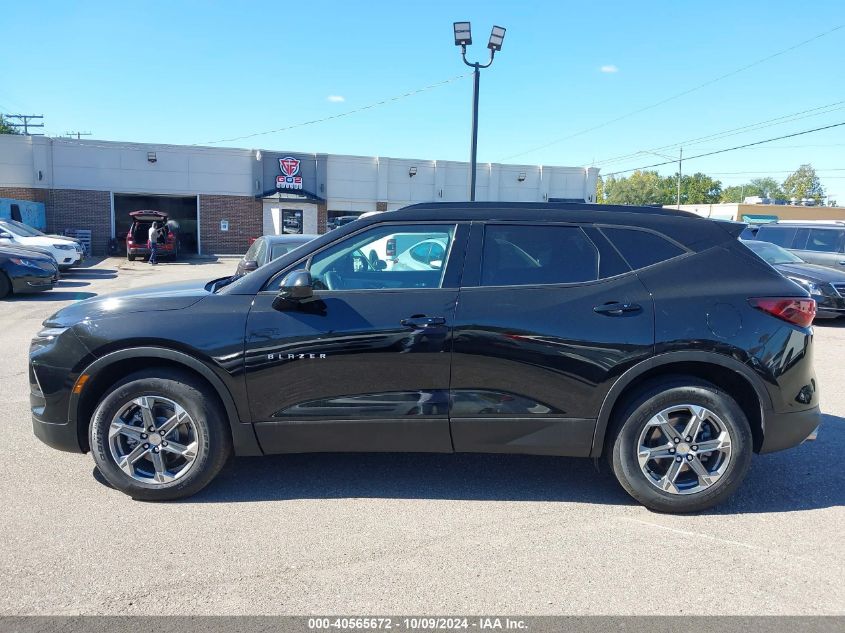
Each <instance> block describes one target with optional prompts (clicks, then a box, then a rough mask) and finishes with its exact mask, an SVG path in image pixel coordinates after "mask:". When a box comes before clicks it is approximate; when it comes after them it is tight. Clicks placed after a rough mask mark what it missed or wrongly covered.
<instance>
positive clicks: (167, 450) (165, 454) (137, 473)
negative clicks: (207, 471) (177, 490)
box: [108, 395, 198, 484]
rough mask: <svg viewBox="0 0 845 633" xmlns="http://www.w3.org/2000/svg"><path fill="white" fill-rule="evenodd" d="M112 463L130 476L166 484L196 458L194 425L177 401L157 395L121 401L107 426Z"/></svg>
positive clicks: (138, 479)
mask: <svg viewBox="0 0 845 633" xmlns="http://www.w3.org/2000/svg"><path fill="white" fill-rule="evenodd" d="M108 443H109V449H110V451H111V456H112V459H113V460H114V462H115V464H117V466H118V467H119V468H120V469H121V470H122V471H123V472H125V473H126V474H127V475H129V476H130V477H131V478H132V479H134V480H136V481H140V482H144V483H147V484H167V483H170V482H172V481H175V480H176V479H179V478H180V477H183V476H184V475H185V474H186V473H187V472H188V471H189V470H190V469H191V467H192V466H193V465H194V463H195V462H196V459H197V448H198V444H197V427H196V424H195V423H194V420H193V418H191V416H190V414H188V412H187V411H185V409H184V408H183V407H182V406H181V405H179V404H178V403H177V402H175V401H173V400H171V399H170V398H165V397H164V396H160V395H150V396H141V397H139V398H134V399H133V400H130V401H129V402H127V403H126V404H124V405H123V406H122V407H121V408H120V409H119V410H118V411H117V413H116V414H115V415H114V417H113V418H112V421H111V424H110V425H109V432H108Z"/></svg>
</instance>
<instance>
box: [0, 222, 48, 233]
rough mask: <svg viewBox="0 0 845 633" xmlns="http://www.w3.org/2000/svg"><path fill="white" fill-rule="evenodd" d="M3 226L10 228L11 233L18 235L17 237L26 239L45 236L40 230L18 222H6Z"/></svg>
mask: <svg viewBox="0 0 845 633" xmlns="http://www.w3.org/2000/svg"><path fill="white" fill-rule="evenodd" d="M3 224H4V225H5V226H7V227H8V228H9V230H10V232H12V233H16V234H17V235H22V236H25V237H38V236H39V235H44V234H43V233H42V232H41V231H39V230H38V229H34V228H32V227H31V226H28V225H26V224H24V223H23V222H18V221H17V220H4V221H3Z"/></svg>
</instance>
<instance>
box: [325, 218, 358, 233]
mask: <svg viewBox="0 0 845 633" xmlns="http://www.w3.org/2000/svg"><path fill="white" fill-rule="evenodd" d="M359 217H360V216H357V215H341V216H339V217H336V218H334V219H332V220H329V221H328V222H326V228H327V229H328V230H329V231H333V230H334V229H336V228H339V227H341V226H346V225H347V224H349V223H350V222H354V221H355V220H357V219H358V218H359Z"/></svg>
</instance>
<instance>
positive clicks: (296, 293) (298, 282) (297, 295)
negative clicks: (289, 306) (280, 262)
mask: <svg viewBox="0 0 845 633" xmlns="http://www.w3.org/2000/svg"><path fill="white" fill-rule="evenodd" d="M313 296H314V283H313V282H312V281H311V273H309V272H308V271H307V270H294V271H293V272H290V273H288V275H287V276H286V277H285V278H284V279H282V283H281V286H280V287H279V294H278V295H276V298H275V299H273V307H274V308H276V309H277V310H278V309H279V306H283V305H284V304H285V303H287V302H291V301H293V302H299V301H305V300H307V299H311V298H312V297H313Z"/></svg>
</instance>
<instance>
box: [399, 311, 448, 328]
mask: <svg viewBox="0 0 845 633" xmlns="http://www.w3.org/2000/svg"><path fill="white" fill-rule="evenodd" d="M399 323H401V324H402V325H404V326H405V327H412V328H427V327H435V326H438V325H445V324H446V319H445V318H444V317H430V316H426V315H424V314H415V315H414V316H410V317H408V318H407V319H402V320H401V321H399Z"/></svg>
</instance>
